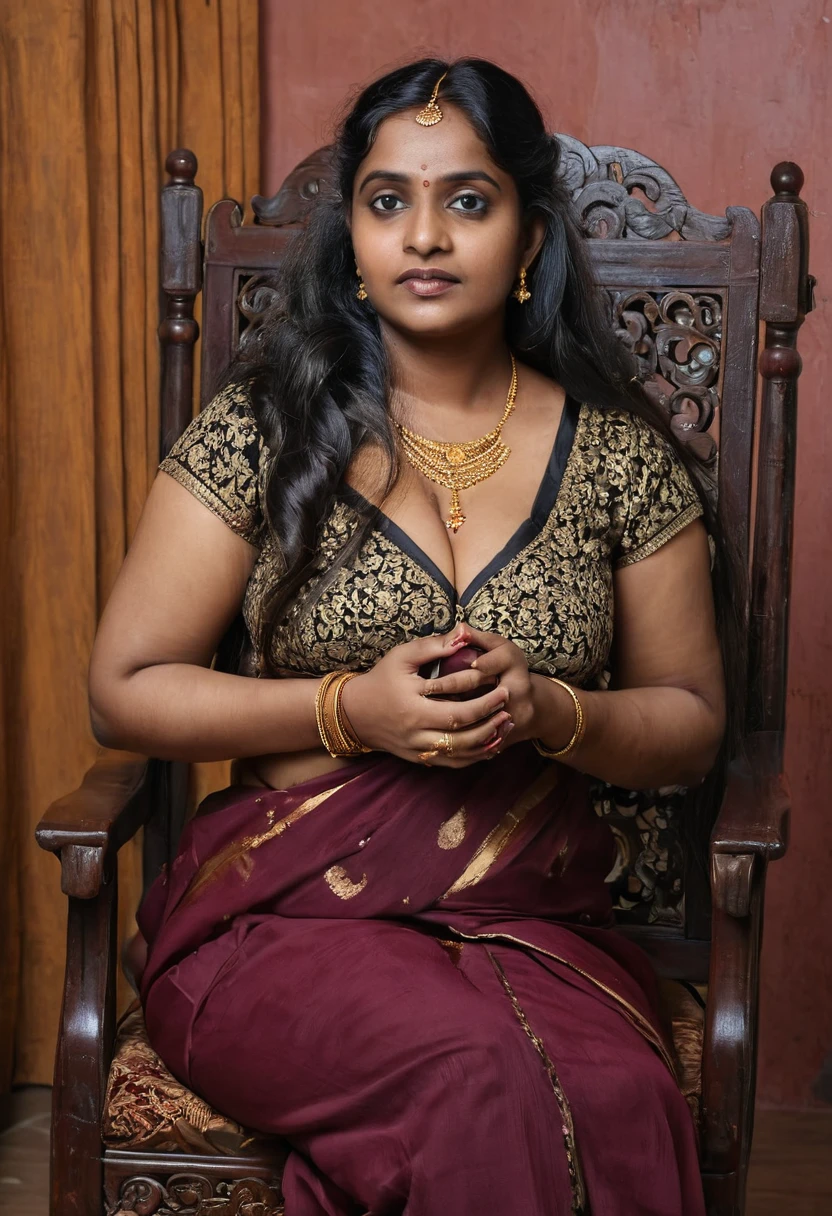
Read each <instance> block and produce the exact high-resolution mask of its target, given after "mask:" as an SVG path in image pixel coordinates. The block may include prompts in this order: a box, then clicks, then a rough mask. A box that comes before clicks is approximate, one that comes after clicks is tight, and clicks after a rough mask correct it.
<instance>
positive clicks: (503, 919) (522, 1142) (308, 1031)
mask: <svg viewBox="0 0 832 1216" xmlns="http://www.w3.org/2000/svg"><path fill="white" fill-rule="evenodd" d="M612 854H613V841H612V838H611V836H610V835H609V832H608V830H607V828H606V827H605V825H604V824H603V823H601V822H600V821H599V820H598V819H597V818H596V817H595V815H594V814H593V813H592V810H591V807H590V805H589V800H588V797H587V786H586V782H585V779H584V778H582V777H581V776H580V775H579V774H575V773H573V772H570V771H569V770H566V769H564V768H562V767H560V766H557V765H554V764H551V763H549V762H546V761H544V760H542V759H541V758H540V757H539V756H538V755H537V753H536V752H534V750H533V749H532V748H531V747H528V746H526V745H518V746H517V747H515V748H512V749H510V750H509V751H507V752H506V753H505V754H504V755H503V756H500V757H499V758H498V759H497V760H496V761H494V762H491V763H489V764H487V765H479V766H475V768H473V769H469V770H449V769H432V770H427V771H426V770H424V769H421V768H416V767H415V766H412V765H408V764H406V763H405V762H404V761H400V760H397V759H396V758H395V757H383V758H379V757H369V758H366V759H362V760H360V761H357V762H354V763H352V764H349V765H346V766H345V767H344V768H343V769H339V770H338V771H337V772H335V773H331V774H327V775H326V776H323V777H319V778H315V779H313V780H311V781H307V782H304V783H303V784H302V785H299V786H295V787H292V788H290V789H287V790H262V789H260V790H253V789H247V788H245V787H240V786H237V787H231V788H230V789H229V790H227V791H223V792H221V793H220V794H215V795H212V796H211V797H210V798H208V799H206V801H205V803H203V805H202V807H201V808H200V811H199V813H198V815H197V816H196V818H195V819H194V820H193V821H192V822H191V823H190V824H189V825H188V828H187V829H186V831H185V833H184V835H183V840H182V844H181V847H180V851H179V853H178V855H177V858H176V859H175V861H174V863H173V865H172V867H171V870H170V873H169V874H164V875H162V876H161V878H160V879H159V880H158V882H157V884H156V885H155V886H154V887H153V888H152V889H151V891H150V892H149V894H148V897H147V899H146V901H145V904H144V905H143V908H142V911H141V917H140V923H141V926H142V930H143V932H144V935H145V937H146V938H147V940H148V944H149V956H148V963H147V967H146V970H145V972H144V976H143V980H142V994H143V1000H144V1004H145V1013H146V1019H147V1026H148V1032H149V1034H150V1037H151V1041H152V1042H153V1045H154V1047H155V1048H156V1050H157V1051H158V1052H159V1054H160V1055H161V1056H162V1058H163V1059H164V1060H165V1062H166V1063H167V1065H168V1067H169V1068H170V1069H171V1070H172V1071H173V1072H174V1073H175V1074H176V1075H177V1076H179V1077H180V1079H181V1080H182V1081H184V1082H185V1083H186V1084H188V1085H189V1086H190V1087H191V1088H192V1089H194V1091H195V1092H197V1093H199V1094H201V1095H202V1096H203V1097H205V1098H206V1099H207V1100H209V1101H210V1102H211V1103H212V1104H213V1105H214V1106H215V1107H217V1109H220V1110H222V1111H224V1112H225V1113H226V1114H228V1115H230V1116H232V1117H233V1118H235V1119H237V1120H238V1121H239V1122H241V1123H243V1124H245V1125H247V1126H249V1127H252V1128H256V1129H258V1130H262V1131H265V1132H271V1133H274V1134H279V1135H282V1136H284V1137H286V1138H287V1139H288V1140H289V1141H290V1143H291V1145H292V1146H293V1148H294V1150H295V1151H294V1152H293V1153H291V1154H290V1158H289V1164H288V1165H287V1171H286V1177H285V1179H284V1190H285V1195H286V1214H287V1216H321V1214H322V1213H329V1214H330V1216H351V1214H352V1213H354V1212H355V1213H361V1216H364V1213H370V1214H371V1216H385V1214H387V1213H389V1214H391V1216H392V1214H393V1213H403V1212H405V1211H406V1212H407V1213H408V1216H435V1214H437V1213H439V1212H442V1213H443V1214H445V1213H447V1216H475V1214H476V1216H479V1214H480V1213H482V1212H484V1211H499V1212H500V1213H501V1216H505V1214H507V1213H517V1216H521V1214H522V1216H536V1214H540V1216H543V1214H544V1213H545V1214H547V1216H548V1214H550V1213H551V1214H552V1216H561V1214H562V1213H563V1214H565V1213H584V1214H586V1213H590V1212H593V1213H596V1216H600V1214H601V1213H603V1214H604V1216H632V1214H633V1213H634V1212H636V1211H637V1212H639V1213H645V1214H646V1213H649V1214H651V1216H702V1213H703V1212H704V1206H703V1201H702V1195H701V1185H700V1183H699V1175H698V1165H697V1156H696V1144H695V1137H694V1130H693V1125H692V1123H691V1119H690V1115H689V1112H688V1108H687V1105H686V1103H685V1101H684V1099H683V1098H682V1095H681V1093H680V1092H679V1089H678V1086H677V1084H676V1081H675V1078H674V1074H673V1060H672V1057H671V1054H670V1052H669V1050H668V1048H667V1045H666V1044H665V1041H664V1038H663V1035H662V1032H661V1029H660V1025H659V1020H658V1016H657V1012H656V997H655V986H654V980H653V976H652V971H651V968H650V966H649V963H648V962H647V960H646V958H645V957H644V956H643V955H642V954H641V953H640V952H639V951H638V950H637V949H636V948H635V947H633V946H632V945H631V944H630V943H628V942H626V941H625V940H624V939H623V938H621V936H620V935H617V934H613V933H611V932H610V926H611V923H612V918H611V908H610V900H609V896H608V893H607V889H606V887H605V884H604V877H605V875H606V874H607V872H608V871H609V869H610V867H611V862H612ZM231 1059H233V1067H229V1061H230V1060H231ZM619 1110H620V1111H621V1118H620V1119H619V1118H618V1117H617V1112H618V1111H619Z"/></svg>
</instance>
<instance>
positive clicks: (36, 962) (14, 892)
mask: <svg viewBox="0 0 832 1216" xmlns="http://www.w3.org/2000/svg"><path fill="white" fill-rule="evenodd" d="M257 41H258V29H257V0H203V2H202V3H194V0H39V2H38V3H34V4H32V3H29V4H27V3H21V2H19V0H0V162H2V164H3V172H2V175H0V340H2V352H3V353H2V371H1V372H0V390H2V394H3V395H2V401H1V402H0V478H1V479H2V481H0V587H2V594H3V597H4V601H3V605H2V626H3V627H2V631H1V632H0V697H2V705H1V706H0V708H2V711H3V713H2V725H0V732H2V733H0V1088H4V1087H5V1086H7V1085H8V1084H9V1083H10V1082H12V1081H15V1082H33V1083H48V1082H50V1081H51V1078H52V1061H53V1055H54V1046H55V1035H56V1028H57V1020H58V1010H59V1007H60V999H61V987H62V982H63V964H64V925H65V900H64V898H63V896H62V895H61V892H60V885H59V876H58V867H57V864H56V862H55V861H54V859H52V858H51V857H49V856H47V855H46V854H43V853H41V852H40V850H39V849H38V848H37V846H36V844H35V841H34V837H33V833H34V829H35V826H36V824H37V821H38V819H39V818H40V816H41V814H42V813H43V811H44V810H45V809H46V807H47V806H48V805H49V803H50V802H51V801H52V800H53V799H55V798H57V797H59V796H60V795H61V794H63V793H66V792H68V791H69V790H71V789H73V788H75V786H77V784H78V783H79V781H80V779H81V776H82V774H83V772H84V769H85V768H86V767H88V765H89V764H90V762H91V761H92V759H93V757H94V753H95V743H94V741H93V739H92V736H91V734H90V730H89V726H88V716H87V705H86V672H87V662H88V658H89V652H90V647H91V645H92V640H93V636H94V633H95V627H96V621H97V619H98V615H99V613H100V610H101V607H102V605H103V603H104V601H105V600H106V597H107V595H108V593H109V590H110V588H111V587H112V584H113V580H114V579H115V576H116V574H117V572H118V569H119V566H120V564H121V561H122V558H123V556H124V552H125V548H126V546H127V544H128V542H129V539H130V537H131V535H132V533H133V530H134V528H135V526H136V523H137V520H138V517H139V514H140V511H141V508H142V503H143V501H144V498H145V495H146V493H147V490H148V486H149V483H150V480H151V478H152V476H153V474H154V471H155V466H156V461H157V446H158V354H157V345H156V326H157V324H158V319H159V318H158V289H157V260H158V219H157V217H158V190H159V187H160V185H161V184H162V177H163V172H162V166H163V162H164V157H165V154H166V152H167V151H168V150H169V149H171V148H173V147H182V146H186V147H191V148H193V150H194V151H195V152H196V154H197V156H198V158H199V163H200V170H199V177H198V181H199V183H200V184H201V186H202V188H203V190H204V191H205V197H206V200H207V201H208V202H212V201H213V200H214V199H216V198H219V197H221V196H222V195H224V194H225V195H231V196H232V197H234V198H238V199H247V198H249V197H250V196H251V195H252V194H253V193H255V192H256V190H257V187H258V181H257V176H258V143H259V133H258V113H259V101H258V70H257V67H258V63H257V59H258V51H257ZM139 862H140V858H139V853H138V847H137V846H136V845H133V846H132V847H131V846H128V848H127V849H126V850H125V852H124V856H123V859H122V868H121V880H122V883H123V886H122V893H123V900H122V903H123V909H124V911H123V924H124V925H125V926H126V924H127V923H128V921H129V918H130V917H131V916H132V913H133V911H134V909H135V905H136V902H137V900H138V896H139Z"/></svg>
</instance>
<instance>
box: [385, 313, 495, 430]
mask: <svg viewBox="0 0 832 1216" xmlns="http://www.w3.org/2000/svg"><path fill="white" fill-rule="evenodd" d="M385 343H386V345H387V349H388V352H389V356H390V365H391V370H392V377H393V393H392V400H391V402H390V411H391V414H392V415H393V417H394V418H395V419H396V420H397V421H399V422H403V423H405V425H407V426H411V427H415V429H422V428H425V429H428V428H429V429H430V430H432V431H434V432H436V433H438V432H439V430H440V429H441V430H442V431H444V430H446V429H447V427H448V425H449V424H450V426H452V427H454V426H456V424H458V425H459V427H461V428H463V429H465V428H469V427H472V428H473V430H477V429H478V427H480V424H481V422H485V423H486V424H487V425H491V422H492V415H497V416H499V414H500V413H502V410H503V408H504V406H505V400H506V393H507V392H508V386H509V381H510V378H511V357H510V354H509V349H508V346H507V344H506V341H505V338H504V336H503V334H502V333H500V334H499V335H496V334H493V333H491V332H489V331H488V330H485V329H484V332H479V333H476V334H471V335H466V337H465V338H462V337H460V336H458V335H457V336H455V337H454V338H446V339H439V340H437V339H430V340H428V339H424V340H419V339H418V338H415V339H414V338H413V337H412V336H411V335H402V334H401V333H385ZM486 429H487V428H486ZM443 437H444V436H443ZM462 437H463V436H461V435H460V436H457V435H453V434H449V435H448V438H462Z"/></svg>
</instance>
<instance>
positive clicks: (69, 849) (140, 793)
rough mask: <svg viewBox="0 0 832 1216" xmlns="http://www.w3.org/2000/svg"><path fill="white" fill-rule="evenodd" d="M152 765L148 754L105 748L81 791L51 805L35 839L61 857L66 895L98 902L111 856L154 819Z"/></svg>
mask: <svg viewBox="0 0 832 1216" xmlns="http://www.w3.org/2000/svg"><path fill="white" fill-rule="evenodd" d="M151 766H152V762H151V761H150V760H148V758H147V757H146V756H137V755H134V754H133V753H132V752H117V751H109V750H107V749H105V748H102V749H101V751H100V752H99V755H98V758H97V759H96V761H95V764H93V766H92V768H91V769H89V770H88V772H87V773H86V774H85V776H84V780H83V781H82V782H81V785H80V786H79V787H78V789H77V790H75V791H74V792H73V793H71V794H67V795H65V797H63V798H59V799H58V800H57V802H53V803H52V805H51V806H50V807H49V809H48V811H47V812H46V814H45V815H44V817H43V819H41V821H40V823H39V824H38V827H37V830H36V831H35V839H36V840H37V842H38V844H39V845H40V847H41V848H42V849H46V850H47V851H48V852H50V853H56V854H58V855H59V856H60V859H61V889H62V891H63V892H64V894H65V895H72V896H74V897H76V898H78V899H92V898H94V897H95V896H96V895H97V894H98V892H99V890H100V888H101V883H102V881H103V873H104V860H105V857H106V856H107V854H108V853H109V854H112V853H115V852H117V851H118V850H119V849H120V848H121V846H122V845H123V844H124V843H125V842H126V841H128V840H130V839H131V837H133V836H135V834H136V832H137V831H138V830H139V828H140V827H142V826H143V824H145V823H146V822H147V820H148V819H149V818H150V814H151V811H152V805H153V803H152V799H151V797H150V790H151V771H152V768H151Z"/></svg>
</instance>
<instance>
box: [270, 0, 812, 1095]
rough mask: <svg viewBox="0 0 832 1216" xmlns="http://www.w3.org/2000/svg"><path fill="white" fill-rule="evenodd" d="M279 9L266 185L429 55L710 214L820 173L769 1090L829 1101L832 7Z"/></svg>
mask: <svg viewBox="0 0 832 1216" xmlns="http://www.w3.org/2000/svg"><path fill="white" fill-rule="evenodd" d="M262 14H263V31H262V32H263V41H262V62H263V68H264V73H263V77H264V81H265V93H264V104H265V112H264V126H263V141H264V146H263V152H264V156H263V167H264V182H263V185H264V189H265V192H266V193H271V192H272V191H273V190H275V189H276V188H277V187H278V186H279V184H280V182H281V181H282V180H283V178H284V176H285V175H286V173H288V171H289V170H290V169H291V168H292V167H293V166H294V165H295V164H296V163H297V162H298V161H299V160H300V159H301V158H302V157H303V156H305V155H306V154H307V153H308V152H309V151H310V150H312V149H313V148H315V147H318V146H319V145H320V144H322V143H324V142H326V140H327V138H328V135H329V132H330V131H331V125H332V121H333V118H334V117H335V116H337V113H338V111H339V108H340V107H342V106H343V104H344V101H345V98H346V97H347V96H348V95H349V94H350V93H351V91H353V90H354V89H356V88H357V87H359V86H361V85H362V84H364V83H366V82H367V81H369V80H371V79H372V78H373V77H374V76H375V75H377V74H379V73H380V72H381V71H383V70H384V69H385V68H387V67H391V66H394V65H396V64H398V63H401V62H403V61H406V60H408V59H411V58H415V57H417V56H418V55H420V54H423V53H439V54H441V55H448V56H455V55H469V54H474V55H483V56H486V57H488V58H491V59H495V60H497V61H498V62H499V63H501V64H502V65H503V66H504V67H506V68H507V69H509V70H510V71H512V72H515V73H516V74H517V75H519V76H520V77H521V78H522V79H523V80H525V81H526V83H527V84H528V85H529V86H530V87H531V88H532V90H533V92H534V93H535V95H536V97H537V99H538V101H539V102H540V104H541V106H542V108H543V110H544V113H545V114H546V116H547V118H548V121H549V124H550V126H551V127H552V129H553V130H561V131H566V132H569V133H570V134H572V135H575V136H577V137H578V138H579V139H582V140H584V141H585V142H587V143H593V142H594V143H610V144H614V143H617V144H623V145H624V146H626V147H631V148H636V149H638V150H639V151H641V152H644V153H645V154H647V155H648V156H651V157H652V158H653V159H655V160H657V161H658V162H659V163H660V164H662V165H664V166H665V167H666V168H667V169H668V170H669V171H670V172H671V173H672V174H673V175H674V176H675V177H676V178H677V180H678V181H679V182H680V184H681V185H682V187H683V189H685V190H686V192H687V194H688V195H689V197H690V198H691V201H692V202H693V203H695V205H696V206H698V207H700V208H702V209H704V210H706V211H722V210H724V208H725V206H726V205H728V204H744V205H746V206H748V207H751V208H753V209H754V210H755V211H759V208H760V205H761V204H762V203H763V201H764V200H765V198H766V197H767V196H768V195H769V193H770V189H769V184H768V175H769V171H770V169H771V167H772V166H773V165H774V164H775V163H776V162H777V161H779V160H784V159H793V160H796V161H798V163H799V164H800V165H801V166H802V167H803V169H804V171H805V174H806V188H805V191H804V197H805V198H806V200H807V202H808V204H809V206H810V208H811V209H812V215H813V229H812V269H813V271H814V273H815V274H816V275H817V276H818V278H819V280H820V285H819V289H818V301H817V302H818V309H817V311H816V312H815V313H814V315H813V316H812V317H811V318H810V320H809V321H808V323H807V325H806V327H805V329H804V331H803V336H802V339H801V348H802V352H803V358H804V365H805V371H804V374H803V377H802V380H801V382H800V432H799V446H798V499H797V523H796V529H797V541H796V546H795V566H794V600H793V606H792V620H791V667H790V672H791V674H790V694H789V723H788V754H787V766H788V772H789V777H790V780H791V786H792V790H793V795H794V818H793V837H792V845H791V850H790V852H789V854H788V856H787V858H786V859H785V860H784V861H782V862H780V863H778V864H777V865H776V866H774V867H773V868H772V871H771V875H770V883H769V894H768V903H767V924H766V944H765V956H764V969H763V970H764V976H763V996H762V1043H761V1068H760V1098H761V1099H762V1100H763V1101H764V1102H769V1103H773V1104H777V1105H784V1106H787V1105H803V1104H807V1103H811V1102H812V1100H813V1099H812V1086H813V1082H814V1080H815V1078H816V1077H817V1075H818V1072H819V1070H820V1068H821V1065H822V1061H823V1059H824V1057H825V1056H826V1055H827V1053H830V1052H832V990H830V984H832V972H831V971H830V968H829V967H828V952H829V945H830V929H829V926H830V924H832V883H830V880H829V875H830V866H831V865H832V816H830V813H829V809H828V807H829V790H830V788H832V692H830V682H829V673H830V670H832V594H830V592H832V533H831V532H830V528H829V525H828V520H829V518H830V515H831V514H832V479H830V476H829V468H830V460H832V450H831V449H832V444H831V443H830V423H829V416H830V415H829V408H828V405H827V402H826V395H825V394H824V391H823V390H824V388H825V387H826V388H827V394H828V387H827V385H828V377H827V369H828V354H827V344H826V342H825V341H824V339H823V335H824V333H825V332H826V331H827V327H828V325H829V300H828V292H829V286H830V282H832V226H830V218H829V214H828V211H827V208H828V207H829V206H830V201H829V200H830V198H831V197H832V168H830V161H829V147H830V145H832V105H831V104H830V101H831V100H832V99H830V85H829V77H830V74H831V72H830V68H831V67H832V59H831V58H830V38H832V24H830V18H832V4H830V3H829V0H789V3H788V4H780V5H775V4H771V3H766V2H763V0H701V2H700V3H694V2H693V0H560V3H558V4H552V3H551V0H524V3H523V4H522V5H520V4H516V5H513V4H507V3H506V2H505V0H479V2H477V0H455V2H454V3H453V4H450V3H447V2H445V0H421V2H417V0H408V3H406V4H405V3H399V2H398V0H393V3H391V4H388V5H385V6H379V5H378V4H377V3H376V2H375V0H352V2H351V3H350V4H348V5H347V4H344V3H343V0H309V2H308V3H306V4H303V5H288V4H286V3H283V2H281V0H262ZM827 14H828V15H827Z"/></svg>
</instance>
